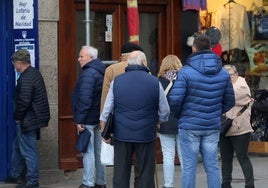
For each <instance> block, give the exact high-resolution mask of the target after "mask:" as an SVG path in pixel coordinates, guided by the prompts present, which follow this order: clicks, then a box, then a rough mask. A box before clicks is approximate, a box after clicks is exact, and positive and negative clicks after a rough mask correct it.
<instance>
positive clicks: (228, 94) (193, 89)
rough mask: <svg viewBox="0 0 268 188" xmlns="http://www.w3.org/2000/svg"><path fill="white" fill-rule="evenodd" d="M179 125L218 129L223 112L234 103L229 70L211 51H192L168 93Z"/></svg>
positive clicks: (194, 128) (186, 127) (193, 128)
mask: <svg viewBox="0 0 268 188" xmlns="http://www.w3.org/2000/svg"><path fill="white" fill-rule="evenodd" d="M169 104H170V109H171V111H172V112H174V113H175V115H176V116H177V117H178V118H179V121H178V126H179V129H190V130H219V129H220V125H221V115H222V114H223V113H225V112H227V111H228V110H230V109H231V108H232V107H233V106H234V104H235V98H234V91H233V86H232V83H231V80H230V76H229V73H228V72H227V71H226V70H225V69H223V68H222V63H221V59H220V57H218V56H217V55H216V54H214V53H213V52H211V51H203V52H198V53H194V54H191V55H190V56H189V58H188V59H187V65H185V66H184V67H183V68H182V69H181V70H180V72H179V74H178V76H177V79H176V81H175V83H174V85H173V87H172V89H171V91H170V94H169Z"/></svg>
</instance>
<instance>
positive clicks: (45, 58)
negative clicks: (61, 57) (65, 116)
mask: <svg viewBox="0 0 268 188" xmlns="http://www.w3.org/2000/svg"><path fill="white" fill-rule="evenodd" d="M38 14H39V57H40V62H39V66H40V71H41V73H42V75H43V77H44V80H45V83H46V87H47V91H48V98H49V104H50V113H51V119H50V122H49V126H48V127H47V128H43V129H41V140H40V141H38V147H39V153H40V170H51V169H58V168H59V162H58V159H59V156H58V154H59V152H58V21H59V1H58V0H38Z"/></svg>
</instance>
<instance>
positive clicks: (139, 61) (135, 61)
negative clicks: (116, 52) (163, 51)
mask: <svg viewBox="0 0 268 188" xmlns="http://www.w3.org/2000/svg"><path fill="white" fill-rule="evenodd" d="M144 62H145V63H147V59H146V56H145V54H144V53H143V52H142V51H138V53H137V54H135V56H133V57H130V56H128V59H127V63H128V64H129V65H143V63H144Z"/></svg>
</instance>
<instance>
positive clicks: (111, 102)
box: [100, 81, 114, 122]
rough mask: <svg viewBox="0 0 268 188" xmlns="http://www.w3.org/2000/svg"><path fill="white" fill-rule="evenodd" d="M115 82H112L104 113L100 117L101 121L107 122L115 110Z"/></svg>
mask: <svg viewBox="0 0 268 188" xmlns="http://www.w3.org/2000/svg"><path fill="white" fill-rule="evenodd" d="M113 86H114V81H112V82H111V84H110V88H109V91H108V94H107V97H106V100H105V103H104V106H103V110H102V113H101V115H100V121H104V122H106V121H107V119H108V116H109V114H110V113H111V112H112V110H113V108H114V92H113Z"/></svg>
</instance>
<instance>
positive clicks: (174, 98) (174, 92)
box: [168, 69, 187, 118]
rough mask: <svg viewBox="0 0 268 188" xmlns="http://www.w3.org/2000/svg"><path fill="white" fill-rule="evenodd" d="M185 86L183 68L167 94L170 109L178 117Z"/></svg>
mask: <svg viewBox="0 0 268 188" xmlns="http://www.w3.org/2000/svg"><path fill="white" fill-rule="evenodd" d="M186 88H187V82H186V78H185V76H184V73H183V70H182V69H181V70H180V73H179V74H178V76H177V79H176V80H175V82H174V84H173V87H172V88H171V90H170V92H169V95H168V99H169V105H170V111H171V112H172V113H174V115H175V116H176V117H177V118H179V115H180V112H181V108H182V104H183V100H184V97H185V93H186Z"/></svg>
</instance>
